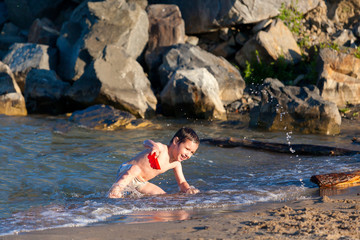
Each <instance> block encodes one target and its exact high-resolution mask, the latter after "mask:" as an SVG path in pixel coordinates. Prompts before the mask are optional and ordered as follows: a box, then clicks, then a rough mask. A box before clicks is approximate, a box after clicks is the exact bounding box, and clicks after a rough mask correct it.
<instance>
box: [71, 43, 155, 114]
mask: <svg viewBox="0 0 360 240" xmlns="http://www.w3.org/2000/svg"><path fill="white" fill-rule="evenodd" d="M67 96H68V97H69V98H70V99H71V100H72V101H73V102H75V103H78V104H80V105H83V106H88V105H94V104H97V103H103V104H108V105H111V106H114V107H115V108H118V109H122V110H126V111H128V112H130V113H132V114H134V115H135V116H137V117H142V118H145V117H151V116H152V115H154V113H155V109H156V104H157V100H156V97H155V95H154V93H153V92H152V90H151V88H150V81H149V80H148V79H147V77H146V75H145V73H144V71H143V69H142V67H141V66H140V64H139V63H138V62H137V61H136V60H135V59H133V58H132V57H130V56H129V55H128V54H127V53H126V52H125V51H124V49H123V48H122V47H118V46H115V45H108V46H107V47H106V48H105V50H104V52H103V54H102V55H100V56H98V57H97V58H96V59H95V60H94V61H93V62H92V63H91V64H90V65H89V66H88V68H87V69H86V71H85V73H84V74H83V76H82V77H81V78H80V79H79V80H77V81H76V82H75V83H74V84H73V86H72V87H71V88H70V89H69V91H68V92H67Z"/></svg>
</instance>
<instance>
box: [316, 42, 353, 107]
mask: <svg viewBox="0 0 360 240" xmlns="http://www.w3.org/2000/svg"><path fill="white" fill-rule="evenodd" d="M318 72H319V80H318V82H317V86H318V88H319V89H320V93H321V96H322V97H323V98H324V99H325V100H328V101H331V102H334V103H336V105H337V106H338V107H344V106H346V105H347V104H354V105H355V104H359V103H360V59H358V58H356V57H354V56H353V55H350V54H344V53H341V52H338V51H335V50H333V49H330V48H324V49H321V50H320V54H319V58H318Z"/></svg>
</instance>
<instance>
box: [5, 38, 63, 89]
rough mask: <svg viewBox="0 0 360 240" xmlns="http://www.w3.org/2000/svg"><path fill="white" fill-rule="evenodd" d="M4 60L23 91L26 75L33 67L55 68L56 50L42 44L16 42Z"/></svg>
mask: <svg viewBox="0 0 360 240" xmlns="http://www.w3.org/2000/svg"><path fill="white" fill-rule="evenodd" d="M3 62H4V63H5V64H7V65H8V66H9V67H10V69H11V71H12V72H13V73H14V76H15V80H16V82H17V83H18V84H19V87H20V89H21V90H22V92H23V91H24V87H25V79H26V75H27V74H28V72H30V70H31V69H34V68H35V69H45V70H53V69H54V68H55V64H56V50H55V49H52V48H50V47H49V46H47V45H42V44H33V43H14V44H13V45H12V46H11V48H10V51H9V52H8V54H7V55H6V56H5V57H4V59H3Z"/></svg>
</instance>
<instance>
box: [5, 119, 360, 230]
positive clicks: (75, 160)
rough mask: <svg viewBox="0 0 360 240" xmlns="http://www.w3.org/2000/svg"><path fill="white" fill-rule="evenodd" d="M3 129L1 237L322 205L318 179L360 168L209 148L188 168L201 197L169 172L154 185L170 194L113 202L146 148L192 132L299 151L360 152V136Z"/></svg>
mask: <svg viewBox="0 0 360 240" xmlns="http://www.w3.org/2000/svg"><path fill="white" fill-rule="evenodd" d="M0 120H1V131H0V135H1V142H0V235H1V234H11V233H15V232H21V231H30V230H34V229H46V228H53V227H60V226H84V225H88V224H96V223H99V222H101V223H104V222H114V221H120V222H127V223H131V222H139V221H140V222H143V221H170V220H181V219H186V218H189V217H190V216H193V214H200V213H203V212H206V211H209V210H217V211H223V210H226V209H241V208H246V206H249V205H253V204H256V203H259V202H267V201H287V200H291V199H299V198H307V197H312V196H318V195H319V191H318V188H317V187H316V186H315V185H314V184H313V183H311V182H310V177H311V176H312V175H316V174H323V173H329V172H346V171H352V170H356V169H358V168H359V165H358V163H359V159H360V157H359V156H346V157H345V156H344V157H342V156H340V157H312V156H298V155H297V153H296V152H294V153H293V154H279V153H272V152H266V151H262V150H256V149H245V148H232V149H229V148H227V149H225V148H218V147H215V146H211V145H206V144H202V145H200V147H199V149H198V151H197V153H196V154H195V155H194V157H193V158H191V159H190V160H188V161H186V162H184V164H183V170H184V174H185V177H186V179H187V180H188V182H189V183H190V184H191V185H194V186H195V187H197V188H199V189H200V190H201V193H200V194H198V195H192V196H187V195H184V194H179V193H178V187H177V184H176V181H175V179H174V177H173V173H172V172H171V171H169V172H167V173H165V174H163V175H161V176H159V177H157V178H156V179H154V180H153V181H152V182H153V183H155V184H157V185H159V186H160V187H161V188H163V189H164V190H165V191H166V192H167V193H169V194H168V195H166V196H129V198H126V199H116V200H113V199H106V198H105V194H106V192H107V191H108V189H109V187H110V186H111V184H112V183H113V181H114V178H115V175H116V171H117V168H118V166H119V165H120V164H121V163H123V162H124V161H127V160H129V159H130V158H132V157H133V156H134V155H135V154H136V153H138V152H139V151H141V150H142V149H143V147H142V142H143V141H144V140H145V139H153V140H156V141H160V142H163V143H168V142H169V141H170V139H171V137H172V135H173V134H174V133H175V131H176V130H178V128H179V127H182V126H184V125H187V126H189V127H192V128H194V129H195V130H196V131H197V133H198V134H199V136H200V138H219V137H234V138H247V139H255V140H260V141H268V142H277V143H286V144H288V145H289V148H291V144H298V143H306V144H318V145H327V146H336V147H344V148H351V149H354V150H360V145H351V138H352V137H353V135H347V134H348V133H346V134H342V135H339V136H320V135H299V134H296V133H289V132H277V133H271V132H259V131H254V130H251V129H248V128H245V127H244V126H242V125H233V124H229V123H216V122H202V121H187V120H176V121H175V120H168V119H160V120H159V119H158V120H156V121H155V123H157V124H158V125H160V126H162V128H161V129H159V128H149V129H138V130H119V131H114V132H104V131H94V130H89V129H84V128H80V127H77V126H74V125H72V124H71V123H69V122H68V121H66V120H65V119H60V118H49V117H5V116H0ZM355 131H358V130H353V131H352V132H351V134H355V135H356V132H355ZM349 134H350V133H349Z"/></svg>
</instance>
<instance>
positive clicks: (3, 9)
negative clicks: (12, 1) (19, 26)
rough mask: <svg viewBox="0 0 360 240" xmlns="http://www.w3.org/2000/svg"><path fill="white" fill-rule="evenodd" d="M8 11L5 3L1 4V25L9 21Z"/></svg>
mask: <svg viewBox="0 0 360 240" xmlns="http://www.w3.org/2000/svg"><path fill="white" fill-rule="evenodd" d="M8 17H9V16H8V11H7V9H6V5H5V3H4V2H0V25H3V24H4V23H5V22H6V21H7V20H8Z"/></svg>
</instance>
